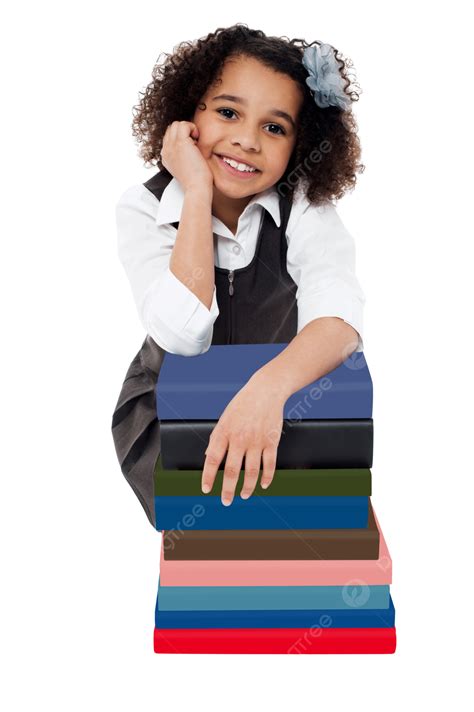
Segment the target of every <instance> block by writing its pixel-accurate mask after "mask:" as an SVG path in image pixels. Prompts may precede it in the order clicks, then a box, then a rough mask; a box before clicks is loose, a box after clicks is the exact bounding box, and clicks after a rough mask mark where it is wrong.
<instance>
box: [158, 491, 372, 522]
mask: <svg viewBox="0 0 474 712" xmlns="http://www.w3.org/2000/svg"><path fill="white" fill-rule="evenodd" d="M155 513H156V528H157V529H158V530H160V531H164V530H170V529H173V530H174V529H179V528H180V527H181V526H182V525H183V522H185V523H186V522H187V521H189V520H192V524H188V525H187V526H186V529H187V530H206V531H209V530H211V529H232V530H236V529H367V526H368V522H369V498H368V497H367V496H361V497H357V496H350V497H345V496H327V497H317V496H314V497H312V496H311V497H308V496H303V497H299V496H295V497H285V496H283V497H279V496H274V497H266V496H262V495H259V494H254V495H252V496H251V497H249V498H248V499H242V497H239V496H236V497H234V499H233V501H232V504H230V505H228V506H226V505H225V504H222V501H221V498H220V497H216V496H212V495H200V496H196V497H189V496H181V497H168V496H166V497H155ZM190 514H192V515H193V516H192V517H190V516H189V515H190Z"/></svg>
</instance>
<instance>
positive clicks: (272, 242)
mask: <svg viewBox="0 0 474 712" xmlns="http://www.w3.org/2000/svg"><path fill="white" fill-rule="evenodd" d="M172 177H173V176H172V175H171V174H168V173H165V172H163V171H159V172H158V173H156V174H155V175H154V176H153V177H152V178H150V179H149V180H148V181H146V182H145V183H144V186H145V187H146V188H147V189H148V190H149V191H151V192H152V193H153V194H154V195H155V196H156V197H157V198H158V200H160V199H161V195H162V193H163V191H164V189H165V188H166V186H167V185H168V183H169V182H170V181H171V179H172ZM290 211H291V203H290V201H289V199H288V198H287V197H286V196H280V218H281V220H280V227H277V226H276V225H275V222H274V221H273V218H272V217H271V215H270V214H269V213H268V211H267V210H265V209H263V211H262V221H261V223H260V230H259V234H258V238H257V245H256V249H255V254H254V257H253V259H252V261H251V262H250V264H248V265H247V266H246V267H241V268H240V269H235V270H228V269H224V268H222V267H217V266H215V268H214V270H215V272H214V274H215V285H216V299H217V305H218V307H219V315H218V317H217V319H216V321H215V322H214V328H213V338H212V344H213V345H214V344H269V343H271V344H278V343H285V344H286V343H289V342H290V341H291V340H292V339H293V338H294V337H295V336H296V333H297V322H298V311H297V303H296V290H297V285H296V284H295V282H294V281H293V279H292V278H291V276H290V275H289V273H288V270H287V267H286V253H287V240H286V226H287V224H288V218H289V216H290ZM172 224H173V225H174V226H175V227H178V226H179V222H175V223H172ZM166 353H167V352H166V351H165V350H164V349H162V348H161V346H158V344H157V343H156V342H155V341H154V340H153V339H152V338H151V336H150V335H149V334H147V336H146V338H145V340H144V342H143V344H142V346H141V348H140V350H139V352H138V353H137V355H136V356H135V358H134V359H133V361H132V363H131V364H130V366H129V368H128V370H127V373H126V375H125V380H124V382H123V385H122V389H121V391H120V395H119V398H118V401H117V405H116V406H115V410H114V413H113V417H112V437H113V440H114V444H115V450H116V452H117V458H118V461H119V463H120V467H121V470H122V473H123V475H124V476H125V479H126V480H127V482H128V483H129V484H130V486H131V487H132V489H133V491H134V492H135V494H136V496H137V497H138V499H139V500H140V502H141V504H142V507H143V509H144V510H145V513H146V515H147V517H148V520H149V521H150V523H151V524H152V525H153V527H155V506H154V488H153V478H154V470H155V465H156V461H157V459H158V457H159V454H160V451H161V444H160V427H159V420H158V417H157V411H156V391H155V389H156V384H157V380H158V374H159V372H160V369H161V365H162V363H163V359H164V357H165V355H166ZM203 467H204V463H203Z"/></svg>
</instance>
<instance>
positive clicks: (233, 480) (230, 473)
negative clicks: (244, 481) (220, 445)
mask: <svg viewBox="0 0 474 712" xmlns="http://www.w3.org/2000/svg"><path fill="white" fill-rule="evenodd" d="M244 455H245V450H244V449H242V447H241V446H236V445H234V446H232V444H231V445H230V446H229V452H228V453H227V457H226V461H225V467H224V479H223V482H222V504H225V505H226V506H229V504H232V500H233V499H234V494H235V488H236V486H237V482H238V480H239V475H240V470H241V469H242V460H243V458H244Z"/></svg>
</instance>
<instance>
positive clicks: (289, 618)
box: [155, 596, 395, 628]
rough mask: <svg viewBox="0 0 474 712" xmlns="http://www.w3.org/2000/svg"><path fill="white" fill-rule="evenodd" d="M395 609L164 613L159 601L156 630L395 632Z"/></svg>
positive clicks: (157, 599)
mask: <svg viewBox="0 0 474 712" xmlns="http://www.w3.org/2000/svg"><path fill="white" fill-rule="evenodd" d="M394 625H395V607H394V605H393V600H392V597H391V596H390V603H389V607H388V608H374V609H371V608H361V609H353V610H350V609H349V610H344V609H342V610H340V609H337V608H336V609H332V608H327V609H324V608H319V609H314V608H313V609H300V610H298V609H296V610H269V611H261V610H258V611H254V610H234V611H162V610H161V609H160V606H159V596H157V597H156V606H155V626H156V628H311V627H312V626H316V627H319V626H320V627H321V628H326V627H328V628H330V627H332V628H393V626H394Z"/></svg>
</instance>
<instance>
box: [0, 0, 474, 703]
mask: <svg viewBox="0 0 474 712" xmlns="http://www.w3.org/2000/svg"><path fill="white" fill-rule="evenodd" d="M465 13H466V10H465V9H464V6H463V3H461V2H450V3H446V4H441V3H433V2H429V3H428V2H417V3H415V2H397V3H391V4H388V3H383V4H378V5H377V4H376V3H369V2H341V1H340V0H339V2H337V3H328V2H324V3H317V2H311V3H306V4H305V3H301V2H300V3H296V4H294V3H293V4H291V5H288V4H283V5H281V6H278V4H276V3H262V4H261V5H257V3H255V2H239V3H216V4H215V5H211V4H210V3H205V2H198V3H185V2H173V3H168V4H166V3H159V2H156V0H155V2H133V3H132V2H114V3H112V2H102V3H100V2H99V3H97V2H96V3H92V2H81V3H72V2H70V3H60V2H41V3H32V2H24V3H21V4H20V5H18V6H16V7H15V8H13V6H12V4H10V5H9V7H8V9H7V10H4V15H3V20H2V41H1V43H0V52H1V66H2V95H3V96H2V106H3V108H2V110H1V122H2V131H1V142H2V145H1V169H2V170H1V175H2V178H1V179H2V209H1V218H2V229H1V235H2V245H3V247H2V252H3V259H2V280H1V287H2V306H3V307H4V308H3V310H2V332H3V335H4V338H3V340H2V341H3V347H2V358H3V362H4V363H3V366H2V376H3V386H2V400H1V402H2V431H3V432H2V434H3V436H4V437H3V446H2V494H1V516H0V522H1V527H2V532H1V536H2V558H3V564H2V572H3V574H4V577H3V585H2V597H3V602H2V605H1V611H2V618H3V619H4V620H3V621H2V623H1V635H0V640H1V645H2V647H3V648H4V662H3V664H2V673H3V675H4V682H3V683H2V687H1V695H2V697H3V696H4V697H5V698H9V699H7V700H6V701H5V703H4V705H3V707H4V709H8V710H26V709H34V708H38V707H39V706H40V705H41V707H44V708H45V709H49V710H66V709H67V710H84V709H92V710H99V709H100V710H104V709H106V710H109V709H113V710H130V709H171V708H172V709H174V710H183V709H195V710H206V711H208V710H222V709H225V710H226V711H233V710H236V711H237V710H238V711H239V712H240V711H241V710H242V708H245V709H250V710H260V709H263V708H265V709H267V708H268V709H272V710H278V711H279V710H288V709H307V708H310V709H331V710H341V711H342V710H344V711H345V710H347V709H357V710H364V711H365V710H379V709H382V708H383V709H387V710H399V709H400V707H401V706H402V705H406V706H407V707H409V708H415V705H423V706H428V705H430V706H434V705H436V706H437V707H438V708H441V706H445V705H446V706H447V705H449V706H450V708H461V700H462V699H463V698H464V699H465V696H466V694H467V691H468V686H469V676H468V674H467V673H468V669H467V652H468V650H469V649H472V639H471V636H472V627H471V628H469V627H468V626H469V625H470V624H471V622H472V615H471V609H472V563H471V545H472V544H471V542H472V477H473V473H474V468H473V457H472V452H473V437H472V424H473V420H472V401H473V389H472V363H471V359H472V346H473V339H472V305H473V300H472V289H473V280H472V271H473V267H472V255H473V251H472V240H473V230H472V212H471V211H472V203H473V199H472V172H473V170H472V167H473V143H472V138H471V136H472V108H473V102H472V93H473V91H474V85H473V78H472V77H473V67H472V51H471V48H470V46H471V40H472V36H471V25H470V23H469V22H468V17H467V16H466V14H465ZM234 22H245V23H246V24H248V25H249V26H250V27H253V28H260V29H263V30H264V31H265V32H266V33H267V34H269V35H272V34H273V35H286V36H287V37H290V38H291V37H304V38H305V39H307V40H308V41H312V40H314V39H320V40H323V41H325V42H329V43H331V44H333V45H334V46H336V47H337V48H338V49H340V50H341V51H342V52H343V53H344V54H345V56H347V57H350V58H351V59H352V61H353V63H354V67H355V70H356V74H357V78H358V80H359V83H360V85H361V87H362V89H363V93H362V95H361V98H360V101H359V103H358V104H357V105H356V106H355V111H356V115H357V118H358V122H359V130H360V137H361V142H362V146H363V161H364V163H365V165H366V170H365V172H364V174H363V175H360V176H359V180H358V185H357V187H356V189H355V191H354V192H353V193H352V194H350V195H348V196H346V197H345V198H343V199H342V201H340V202H339V205H338V211H339V213H340V215H341V217H342V219H343V221H344V223H345V224H346V226H347V228H348V229H349V230H350V231H351V233H352V234H353V235H354V237H355V240H356V246H357V273H358V277H359V279H360V282H361V285H362V287H363V289H364V292H365V294H366V298H367V303H366V311H365V355H366V358H367V360H368V363H369V368H370V371H371V374H372V378H373V382H374V427H375V448H374V466H373V468H372V474H373V497H372V501H373V503H374V507H375V509H376V512H377V514H378V517H379V520H380V522H381V525H382V528H383V531H384V533H385V536H386V538H387V542H388V546H389V549H390V552H391V555H392V558H393V572H394V579H393V585H392V595H393V599H394V603H395V607H396V625H397V632H398V649H397V652H396V654H395V655H386V656H357V655H354V656H338V655H333V656H323V655H307V656H304V655H294V656H292V655H288V656H284V655H281V656H279V655H278V656H271V655H268V656H258V655H249V656H242V655H240V656H239V655H237V656H226V655H223V656H196V655H194V656H192V655H190V656H174V655H155V654H154V653H153V647H152V634H153V622H154V604H155V595H156V587H157V581H158V563H159V551H160V541H161V540H160V535H158V534H157V533H156V532H155V531H154V530H153V529H152V527H151V526H150V524H149V523H148V521H147V520H146V517H145V515H144V513H143V511H142V509H141V506H140V504H139V502H138V500H137V499H136V497H135V495H134V494H133V492H132V490H131V489H130V487H129V486H128V484H127V483H126V481H125V479H124V478H123V475H122V473H121V471H120V467H119V465H118V461H117V459H116V455H115V450H114V445H113V440H112V436H111V430H110V426H111V417H112V412H113V409H114V406H115V403H116V400H117V397H118V393H119V390H120V387H121V384H122V381H123V378H124V375H125V372H126V369H127V368H128V365H129V363H130V361H131V359H132V358H133V356H134V355H135V354H136V352H137V351H138V349H139V347H140V345H141V343H142V341H143V338H144V336H145V334H144V332H143V329H142V326H141V324H140V322H139V318H138V315H137V313H136V312H135V306H134V303H133V300H132V294H131V291H130V289H129V286H128V282H127V280H126V276H125V273H124V272H123V269H122V267H121V265H120V263H119V261H118V258H117V255H116V233H115V222H114V221H115V214H114V211H115V203H116V201H117V199H118V197H119V195H120V194H121V193H122V192H123V191H124V190H125V189H126V188H127V187H128V186H129V185H132V184H134V183H136V182H143V181H144V180H146V179H147V178H149V177H150V176H151V175H152V174H153V172H154V169H145V168H144V167H143V164H142V161H141V159H140V158H138V155H137V147H136V145H135V143H134V139H133V137H132V135H131V131H130V122H131V118H132V114H131V107H132V105H134V104H135V103H136V102H137V100H138V92H139V91H142V90H143V89H144V87H145V85H146V84H147V83H148V82H149V81H150V79H151V69H152V66H153V64H154V62H155V61H156V59H157V58H158V56H159V54H160V52H164V51H166V52H171V51H172V49H173V47H174V46H175V45H177V44H178V43H179V42H181V41H183V40H192V39H196V38H198V37H201V36H204V35H206V34H207V33H208V32H211V31H214V30H215V29H216V28H217V27H222V26H227V25H231V24H233V23H234ZM469 126H471V128H469ZM468 621H469V623H468ZM462 707H465V702H464V703H463V704H462Z"/></svg>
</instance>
